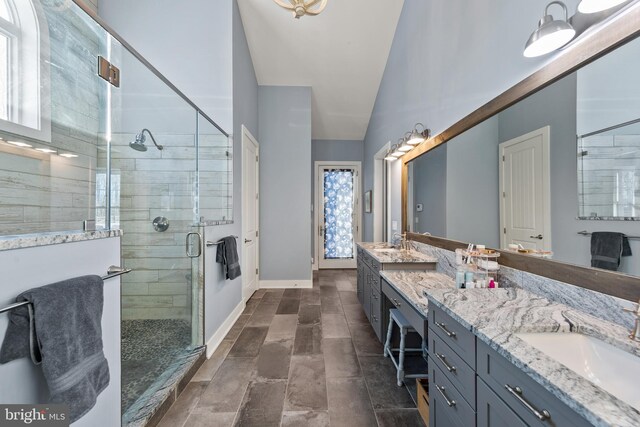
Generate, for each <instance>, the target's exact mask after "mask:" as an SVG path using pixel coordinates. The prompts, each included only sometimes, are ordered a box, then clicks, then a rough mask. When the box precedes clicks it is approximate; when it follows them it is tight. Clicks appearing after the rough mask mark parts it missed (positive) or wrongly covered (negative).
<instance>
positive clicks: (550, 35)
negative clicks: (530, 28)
mask: <svg viewBox="0 0 640 427" xmlns="http://www.w3.org/2000/svg"><path fill="white" fill-rule="evenodd" d="M553 5H558V6H560V7H561V8H562V10H563V11H564V20H560V19H554V18H553V15H551V14H550V13H549V7H551V6H553ZM575 35H576V30H574V29H573V27H572V26H571V24H569V10H568V9H567V5H566V4H564V3H563V2H561V1H552V2H551V3H549V4H548V5H547V7H545V8H544V15H543V16H542V19H540V21H538V28H537V29H536V30H535V31H534V32H533V33H532V34H531V36H529V40H527V43H526V45H525V47H524V56H526V57H527V58H535V57H537V56H542V55H546V54H547V53H550V52H553V51H554V50H556V49H560V48H561V47H562V46H564V45H566V44H567V43H569V42H570V41H571V40H573V37H574V36H575Z"/></svg>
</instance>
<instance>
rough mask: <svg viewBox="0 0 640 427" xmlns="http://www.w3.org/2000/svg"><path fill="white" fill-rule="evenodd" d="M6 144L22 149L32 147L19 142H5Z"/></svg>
mask: <svg viewBox="0 0 640 427" xmlns="http://www.w3.org/2000/svg"><path fill="white" fill-rule="evenodd" d="M7 144H11V145H14V146H16V147H22V148H31V147H33V145H31V144H27V143H26V142H19V141H7Z"/></svg>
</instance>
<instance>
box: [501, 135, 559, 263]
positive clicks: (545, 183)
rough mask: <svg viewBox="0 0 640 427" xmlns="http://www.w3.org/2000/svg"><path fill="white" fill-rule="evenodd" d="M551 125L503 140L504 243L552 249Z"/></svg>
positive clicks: (502, 214) (502, 209)
mask: <svg viewBox="0 0 640 427" xmlns="http://www.w3.org/2000/svg"><path fill="white" fill-rule="evenodd" d="M549 136H550V128H549V126H546V127H544V128H542V129H538V130H536V131H533V132H530V133H528V134H526V135H522V136H520V137H518V138H514V139H512V140H510V141H507V142H503V143H502V144H500V192H501V194H502V204H501V205H502V206H501V210H500V223H501V227H502V238H501V246H502V247H503V248H506V247H507V245H509V244H510V243H515V244H521V245H522V246H523V247H525V248H527V249H543V250H551V206H550V187H549Z"/></svg>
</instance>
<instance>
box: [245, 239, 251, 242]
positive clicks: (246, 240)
mask: <svg viewBox="0 0 640 427" xmlns="http://www.w3.org/2000/svg"><path fill="white" fill-rule="evenodd" d="M244 242H245V243H251V242H253V240H249V239H244Z"/></svg>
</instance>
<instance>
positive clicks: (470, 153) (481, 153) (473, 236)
mask: <svg viewBox="0 0 640 427" xmlns="http://www.w3.org/2000/svg"><path fill="white" fill-rule="evenodd" d="M499 142H500V140H499V138H498V118H497V117H493V118H491V119H489V120H486V121H485V122H483V123H481V124H479V125H478V126H476V127H474V128H473V129H469V130H468V131H467V132H465V133H463V134H462V135H459V136H458V137H456V138H455V139H454V140H452V141H451V142H449V143H447V144H446V145H447V180H446V183H447V184H446V186H447V237H448V238H450V239H455V240H462V241H466V242H474V243H480V244H485V245H487V246H490V247H494V248H497V247H499V246H500V205H499V203H500V199H499V197H498V183H499V182H498V181H499V177H498V176H499V170H498V143H499Z"/></svg>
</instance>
